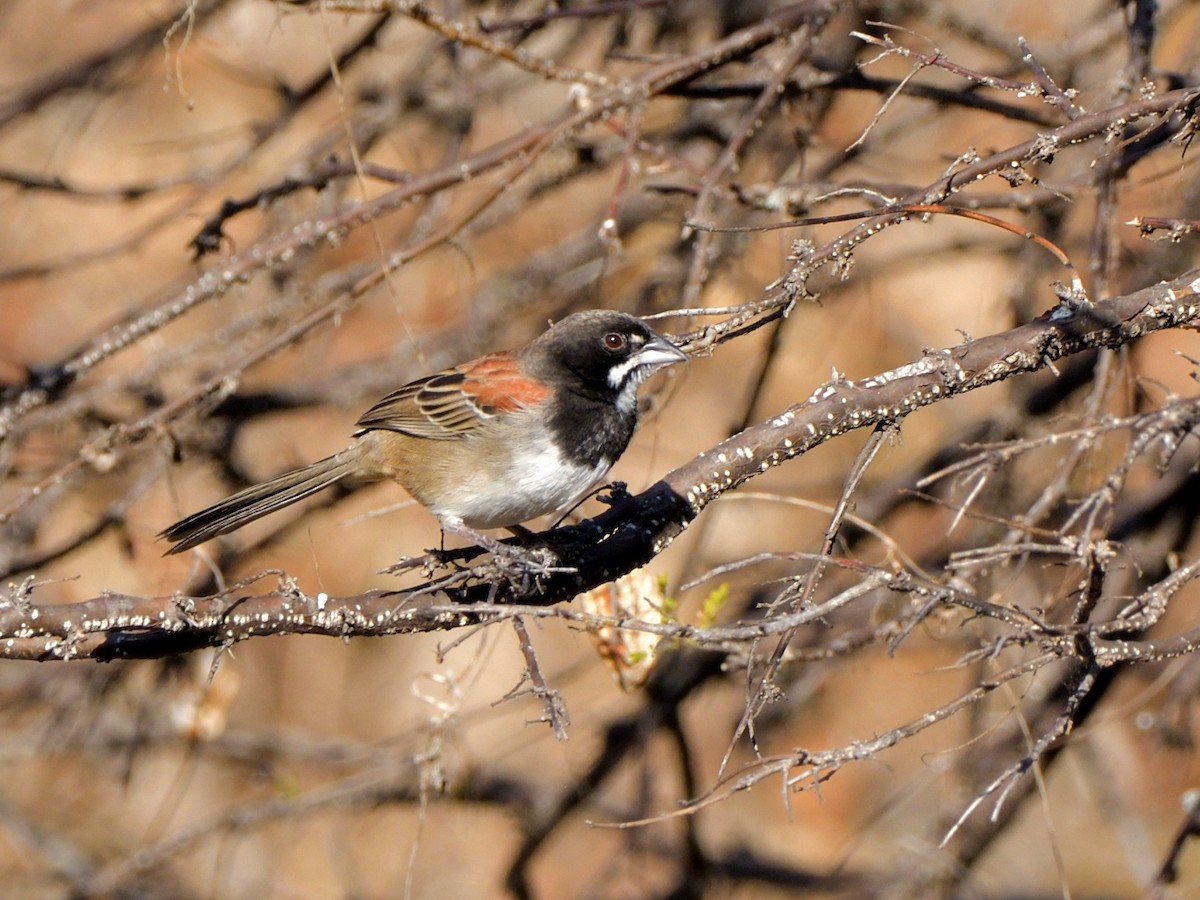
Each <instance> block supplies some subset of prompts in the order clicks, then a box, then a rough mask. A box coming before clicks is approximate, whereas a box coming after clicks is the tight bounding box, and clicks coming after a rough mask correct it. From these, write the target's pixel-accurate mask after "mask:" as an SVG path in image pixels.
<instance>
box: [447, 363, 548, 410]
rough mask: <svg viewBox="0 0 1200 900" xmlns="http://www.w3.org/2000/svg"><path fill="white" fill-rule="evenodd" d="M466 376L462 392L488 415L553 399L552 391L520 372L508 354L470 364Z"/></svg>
mask: <svg viewBox="0 0 1200 900" xmlns="http://www.w3.org/2000/svg"><path fill="white" fill-rule="evenodd" d="M466 376H467V378H466V381H465V382H464V383H463V386H462V390H463V393H465V394H467V395H469V396H470V397H471V398H472V399H473V400H474V401H475V403H476V405H477V406H478V407H479V409H480V411H481V412H483V413H485V414H494V413H504V412H515V411H517V410H519V409H523V408H525V407H528V406H537V405H538V404H539V403H541V402H542V401H544V400H545V399H546V398H547V397H548V396H550V390H551V389H550V388H549V387H547V386H546V385H544V384H542V383H541V382H538V381H533V380H531V379H530V378H529V376H528V375H525V374H524V373H523V372H521V370H520V369H518V368H517V364H516V361H515V360H514V359H513V357H512V355H511V354H508V353H493V354H491V355H490V356H484V357H482V358H480V359H479V360H477V361H476V362H475V363H473V364H472V365H471V367H470V369H469V370H468V371H467V373H466Z"/></svg>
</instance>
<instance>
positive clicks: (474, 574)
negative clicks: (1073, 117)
mask: <svg viewBox="0 0 1200 900" xmlns="http://www.w3.org/2000/svg"><path fill="white" fill-rule="evenodd" d="M1198 294H1200V270H1194V271H1192V272H1189V273H1187V274H1185V275H1182V276H1180V277H1179V278H1176V279H1174V280H1173V281H1170V282H1164V283H1162V284H1158V285H1154V286H1153V287H1149V288H1144V289H1143V290H1140V291H1135V292H1134V293H1131V294H1127V295H1125V296H1122V297H1117V298H1114V299H1112V300H1108V301H1105V302H1103V303H1099V304H1096V305H1090V304H1089V305H1073V304H1068V303H1066V302H1062V303H1060V304H1059V305H1057V306H1055V307H1054V308H1053V309H1051V310H1050V311H1048V312H1047V313H1045V314H1044V315H1042V316H1040V317H1039V318H1037V319H1035V320H1034V321H1032V322H1029V323H1028V324H1026V325H1022V326H1020V327H1018V328H1014V329H1011V330H1009V331H1005V332H1001V333H998V334H994V335H990V336H988V337H984V338H980V339H978V340H971V341H966V342H964V343H962V344H959V345H958V346H956V347H950V348H946V349H943V350H938V351H931V352H929V353H926V354H925V355H924V356H922V357H921V358H920V359H918V360H915V361H913V362H912V363H909V364H908V365H905V366H901V367H900V368H897V369H893V370H891V371H889V372H883V373H880V374H878V375H876V376H873V377H871V378H866V379H863V380H861V381H858V382H850V381H844V380H838V381H832V382H829V383H828V384H826V385H823V386H822V387H820V388H818V389H817V390H816V391H815V392H814V393H813V395H812V396H811V397H809V399H807V400H804V401H802V402H800V403H797V404H795V405H794V406H791V407H789V408H788V409H786V410H784V411H783V412H782V413H780V414H779V415H777V416H773V417H772V418H770V419H768V420H766V421H762V422H759V423H758V424H756V425H753V426H751V427H749V428H747V429H745V430H744V431H742V432H740V433H738V434H736V435H734V436H733V437H731V438H729V439H728V440H726V441H723V442H722V443H721V444H718V445H717V446H716V447H713V448H711V449H710V450H707V451H705V452H704V453H701V454H699V455H698V456H696V457H695V458H693V459H692V460H691V461H690V462H688V463H686V464H684V465H683V466H680V467H679V468H677V469H675V470H674V471H672V472H670V473H668V474H667V475H666V476H665V477H664V478H663V479H662V480H661V481H659V482H657V483H655V484H653V485H651V486H650V487H649V488H648V489H647V490H645V491H643V492H642V493H641V494H639V495H637V496H632V497H630V496H618V497H616V498H615V499H614V500H613V502H612V508H611V509H609V510H608V511H607V512H605V513H603V514H601V515H599V516H597V517H595V518H593V519H590V520H587V521H585V522H582V523H580V524H578V525H573V526H569V527H565V528H558V529H553V530H550V531H546V532H542V533H540V534H537V535H534V536H533V537H531V538H529V539H527V540H526V542H525V546H526V548H528V549H534V548H542V549H546V550H549V551H551V552H552V553H553V554H554V556H555V557H556V559H557V563H556V565H555V567H554V570H553V571H549V572H547V573H546V574H544V575H542V576H540V577H538V578H537V579H533V580H529V579H524V580H522V581H520V582H518V581H516V580H509V579H506V578H502V577H497V572H496V570H495V568H494V567H492V566H488V565H487V564H483V565H481V566H479V567H476V568H474V569H465V570H462V571H459V572H456V573H454V574H453V575H451V576H448V577H447V578H446V579H443V580H441V581H432V582H430V583H428V584H427V585H424V586H423V587H421V588H418V589H416V590H412V591H373V592H371V593H368V594H363V595H359V596H355V597H348V598H331V597H327V596H326V595H324V594H318V595H316V596H315V597H311V596H308V595H306V594H304V593H303V592H301V591H300V590H299V588H298V587H296V585H295V584H294V583H293V582H292V581H291V580H290V579H288V578H286V576H282V575H281V576H280V587H279V588H277V589H276V590H275V591H272V592H270V593H266V594H259V595H251V594H243V593H240V592H232V593H230V592H226V593H224V594H221V595H217V596H214V597H178V596H177V597H166V598H161V597H160V598H137V597H128V596H121V595H114V594H107V595H103V596H100V597H97V598H95V599H92V600H88V601H84V602H81V603H75V604H68V605H60V606H38V605H37V604H35V603H34V602H33V600H32V594H33V592H34V587H33V585H32V584H31V583H30V582H26V584H25V585H24V586H23V587H22V588H21V589H19V590H18V589H13V590H12V591H11V592H10V596H9V597H8V598H7V602H6V603H5V604H4V606H5V607H6V608H4V609H2V610H0V640H2V641H3V643H0V655H3V656H7V657H10V658H21V659H38V660H51V659H78V658H92V659H98V660H106V659H114V658H121V657H156V656H162V655H168V654H171V653H178V652H184V651H188V650H194V649H198V648H200V647H211V646H223V645H227V644H232V643H236V642H238V641H243V640H247V639H249V638H251V637H257V636H262V635H268V634H289V633H297V634H324V635H330V636H336V637H341V638H346V637H352V636H378V635H384V634H398V633H411V632H419V631H434V630H444V629H452V628H460V627H463V626H466V625H470V624H474V623H477V622H479V621H481V619H485V618H487V613H486V609H487V607H486V606H484V607H483V609H484V612H480V607H478V606H472V607H468V608H459V609H456V608H455V606H453V605H450V606H444V605H432V606H431V605H429V599H430V598H431V597H433V598H436V597H444V598H447V599H449V600H451V601H453V602H454V603H465V604H478V603H481V602H484V601H487V602H497V603H503V604H527V605H551V604H555V603H560V602H562V601H565V600H570V599H571V598H572V597H574V596H576V595H577V594H579V593H582V592H583V591H586V590H589V589H590V588H593V587H596V586H597V585H600V584H604V583H606V582H608V581H612V580H614V579H616V578H619V577H620V576H622V575H624V574H626V573H628V572H631V571H632V570H634V569H636V568H639V567H641V566H644V565H646V564H647V563H649V562H650V561H651V560H653V559H654V558H655V557H656V556H657V555H658V554H659V553H661V552H662V551H663V550H664V549H665V548H666V547H667V546H668V545H669V544H670V543H671V542H672V541H673V540H674V539H675V538H676V537H678V536H679V534H681V533H682V532H683V531H684V530H685V529H686V528H687V527H688V525H689V524H690V523H691V522H692V521H693V520H694V519H695V518H696V517H697V516H698V515H699V514H700V513H701V512H702V511H703V510H704V509H705V507H707V506H708V505H709V504H710V503H712V502H713V501H714V500H716V499H717V498H718V497H720V496H722V495H723V494H725V493H727V492H729V491H731V490H734V489H735V488H737V487H738V486H740V485H742V484H745V483H746V482H747V481H749V480H750V479H752V478H754V477H755V476H757V475H759V474H761V473H763V472H765V471H767V470H769V469H771V468H773V467H775V466H777V465H780V464H781V463H783V462H785V461H787V460H790V459H793V458H795V457H797V456H800V455H802V454H804V453H806V452H807V451H809V450H811V449H813V448H814V447H816V446H819V445H821V444H823V443H825V442H827V441H830V440H833V439H834V438H837V437H839V436H840V435H844V434H846V433H848V432H851V431H854V430H857V429H859V428H873V427H875V426H877V425H880V424H882V423H891V424H896V423H899V422H901V421H902V420H903V419H904V418H906V417H907V416H908V415H909V414H911V413H913V412H915V411H917V410H918V409H921V408H923V407H926V406H929V405H931V404H933V403H938V402H945V401H947V400H949V399H950V398H951V397H954V396H956V395H958V394H962V393H965V392H967V391H972V390H976V389H978V388H981V387H985V386H987V385H990V384H994V383H996V382H999V381H1003V380H1006V379H1009V378H1013V377H1015V376H1018V375H1021V374H1025V373H1029V372H1035V371H1038V370H1039V369H1043V368H1047V367H1050V366H1053V364H1054V363H1055V362H1056V361H1057V360H1060V359H1064V358H1067V357H1070V356H1072V355H1075V354H1078V353H1082V352H1085V351H1088V350H1092V349H1094V348H1097V347H1118V346H1122V345H1124V344H1127V343H1129V342H1131V341H1134V340H1136V339H1138V338H1139V337H1142V336H1143V335H1146V334H1149V333H1151V332H1155V331H1159V330H1162V329H1165V328H1174V327H1178V326H1182V325H1188V324H1191V323H1194V322H1195V321H1196V320H1197V318H1200V302H1198V301H1197V295H1198Z"/></svg>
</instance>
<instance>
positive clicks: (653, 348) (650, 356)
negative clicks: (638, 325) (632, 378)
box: [637, 335, 687, 369]
mask: <svg viewBox="0 0 1200 900" xmlns="http://www.w3.org/2000/svg"><path fill="white" fill-rule="evenodd" d="M680 362H687V354H686V353H684V352H683V351H682V350H680V349H679V348H678V347H676V346H675V345H674V344H672V343H671V342H670V341H668V340H667V339H666V338H665V337H663V336H662V335H655V336H654V337H652V338H651V339H650V340H648V341H646V343H645V344H643V345H642V349H641V350H639V351H638V352H637V364H638V366H639V367H642V366H645V367H648V368H654V369H657V368H659V367H661V366H672V365H674V364H675V363H680Z"/></svg>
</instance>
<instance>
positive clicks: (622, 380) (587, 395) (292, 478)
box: [159, 310, 687, 555]
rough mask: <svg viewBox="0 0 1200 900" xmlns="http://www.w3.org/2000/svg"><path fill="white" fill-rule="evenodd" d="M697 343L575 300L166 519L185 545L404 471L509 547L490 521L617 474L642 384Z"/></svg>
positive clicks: (535, 511) (443, 512) (422, 495)
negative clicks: (321, 450) (330, 490)
mask: <svg viewBox="0 0 1200 900" xmlns="http://www.w3.org/2000/svg"><path fill="white" fill-rule="evenodd" d="M686 359H687V355H686V354H685V353H684V352H683V351H682V350H680V349H679V348H678V347H677V346H676V345H675V344H674V343H672V342H671V341H670V340H669V339H668V338H666V337H664V336H663V335H661V334H659V333H657V332H656V331H654V330H653V329H651V328H650V327H649V326H648V325H646V324H645V323H644V322H643V321H642V320H640V319H638V318H636V317H634V316H632V315H629V314H627V313H623V312H617V311H613V310H589V311H585V312H577V313H573V314H571V315H569V316H566V317H565V318H563V319H561V320H559V321H558V322H556V323H555V324H553V325H551V326H550V328H549V329H548V330H546V331H545V332H543V333H542V334H541V335H539V336H538V337H536V338H534V339H533V340H532V341H530V342H529V343H528V344H526V345H524V346H523V347H521V348H519V349H517V350H506V351H501V352H498V353H489V354H487V355H485V356H481V357H479V358H477V359H474V360H471V361H469V362H464V363H461V364H459V365H457V366H453V367H451V368H448V369H444V370H442V371H440V372H435V373H433V374H431V375H426V376H425V377H423V378H418V379H417V380H416V381H412V382H410V383H408V384H406V385H404V386H403V387H401V388H400V389H399V390H397V391H394V392H393V393H391V394H388V395H387V396H386V397H384V398H383V399H382V400H380V401H379V402H378V403H376V404H375V405H374V406H372V407H371V408H370V409H368V410H367V411H366V412H365V413H363V415H362V416H361V417H360V418H359V419H358V421H357V422H356V423H355V427H356V429H357V430H356V431H355V432H354V437H353V440H352V442H351V443H350V445H349V446H348V447H346V449H345V450H342V451H341V452H339V453H335V454H334V455H332V456H329V457H326V458H325V459H322V460H319V461H318V462H314V463H312V464H310V465H306V466H302V467H300V468H298V469H294V470H292V471H289V472H285V473H284V474H282V475H279V476H277V477H275V478H272V479H270V480H269V481H265V482H262V483H261V484H255V485H251V486H250V487H247V488H245V489H243V490H240V491H238V492H237V493H235V494H233V495H231V496H229V497H227V498H225V499H224V500H221V501H219V502H218V503H215V504H213V505H212V506H209V507H207V508H205V509H202V510H200V511H199V512H195V513H192V514H191V515H189V516H186V517H185V518H182V519H180V520H179V521H178V522H176V523H175V524H174V525H171V526H170V527H169V528H166V529H165V530H163V531H162V532H161V533H160V534H159V537H160V538H165V539H166V540H167V541H169V542H171V547H170V548H169V549H168V550H167V551H166V552H167V554H168V555H169V554H172V553H181V552H183V551H185V550H189V549H191V548H193V547H196V546H197V545H199V544H202V543H204V542H205V541H208V540H211V539H212V538H214V537H217V536H218V535H222V534H227V533H229V532H231V531H235V530H236V529H238V528H241V527H242V526H243V525H245V524H247V523H249V522H253V521H255V520H256V519H259V518H261V517H262V516H265V515H268V514H270V513H273V512H275V511H277V510H280V509H282V508H284V507H285V506H289V505H290V504H292V503H295V502H296V501H298V500H301V499H303V498H305V497H308V496H310V495H312V494H315V493H316V492H318V491H320V490H322V489H324V488H327V487H329V486H331V485H333V484H336V483H337V482H340V481H342V480H343V479H350V480H353V481H356V482H364V481H379V480H384V479H389V478H390V479H392V480H394V481H396V482H398V483H399V484H400V485H401V486H402V487H404V488H405V489H406V490H407V491H408V493H409V494H410V495H411V496H412V497H413V498H414V499H416V500H417V501H418V502H420V503H421V504H422V505H424V506H425V507H426V508H427V509H428V510H429V511H430V512H431V513H433V515H434V516H435V517H436V518H437V520H438V523H439V525H440V526H441V529H442V533H443V535H445V534H446V533H450V534H454V535H458V536H460V537H463V538H466V539H468V540H471V541H473V542H474V543H475V544H478V545H479V546H480V547H482V548H483V549H485V550H489V551H491V552H493V553H498V552H500V551H501V550H503V549H504V548H505V547H506V546H507V545H501V544H500V543H499V542H498V541H496V540H494V539H493V538H490V537H488V536H487V535H484V534H482V533H481V532H482V531H483V530H488V529H495V528H509V529H511V530H513V531H514V532H519V531H520V529H521V523H523V522H527V521H529V520H531V519H535V518H537V517H539V516H542V515H545V514H547V513H551V512H558V511H561V510H564V509H569V508H570V507H571V506H572V505H573V504H575V503H577V502H578V501H579V500H580V499H581V498H582V497H583V496H585V495H586V494H587V492H588V491H589V490H590V489H591V488H593V487H594V486H595V485H596V484H598V483H600V482H601V480H602V479H603V478H604V476H605V475H607V474H608V472H609V470H610V469H611V468H612V465H613V463H614V462H616V460H617V458H618V457H619V456H620V455H621V454H622V453H623V452H624V451H625V448H626V447H627V446H628V445H629V441H630V438H631V437H632V436H633V433H634V429H635V428H636V426H637V418H638V398H637V392H638V388H639V387H640V385H641V384H642V383H643V382H644V381H645V380H646V379H647V378H648V377H649V376H650V375H651V374H653V373H654V372H656V371H658V370H659V369H662V368H663V367H665V366H670V365H674V364H675V363H680V362H684V361H685V360H686Z"/></svg>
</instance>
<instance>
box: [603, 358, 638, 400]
mask: <svg viewBox="0 0 1200 900" xmlns="http://www.w3.org/2000/svg"><path fill="white" fill-rule="evenodd" d="M643 362H644V360H643V359H642V358H641V355H640V354H637V353H635V354H634V355H633V356H631V357H629V359H627V360H625V362H623V363H621V364H620V365H616V366H613V367H612V368H611V369H609V370H608V386H609V387H610V388H612V389H613V390H614V391H619V390H620V389H621V386H622V385H624V384H625V379H626V378H627V377H628V376H629V374H630V373H631V372H634V371H636V370H637V368H638V367H639V366H641V365H642V364H643ZM634 386H635V387H636V382H635V385H634Z"/></svg>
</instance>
